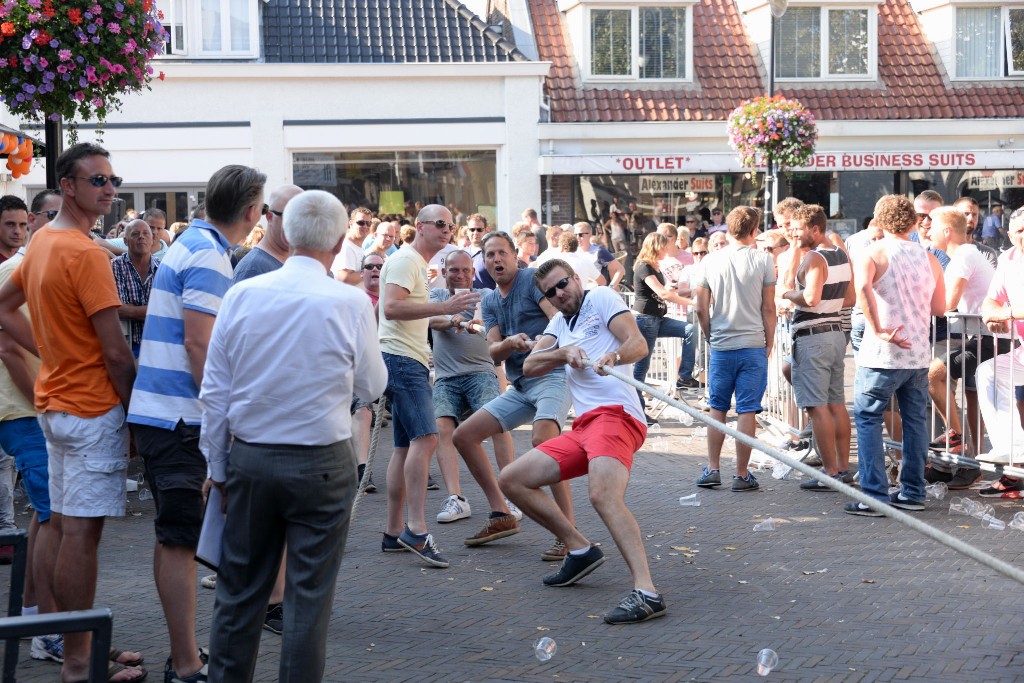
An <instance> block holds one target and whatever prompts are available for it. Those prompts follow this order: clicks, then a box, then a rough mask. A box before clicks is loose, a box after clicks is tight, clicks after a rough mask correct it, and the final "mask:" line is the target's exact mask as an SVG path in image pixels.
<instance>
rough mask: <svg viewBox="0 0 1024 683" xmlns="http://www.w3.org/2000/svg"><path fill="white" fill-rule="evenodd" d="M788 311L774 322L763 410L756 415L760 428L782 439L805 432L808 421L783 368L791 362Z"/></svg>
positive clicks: (791, 350) (791, 348)
mask: <svg viewBox="0 0 1024 683" xmlns="http://www.w3.org/2000/svg"><path fill="white" fill-rule="evenodd" d="M790 322H791V321H790V319H789V315H788V314H783V315H780V316H778V317H777V319H776V321H775V342H774V346H773V350H772V355H771V356H770V357H769V358H768V388H767V390H766V392H765V398H764V402H763V407H764V411H763V412H762V413H761V414H760V415H759V416H758V421H759V422H760V423H761V425H762V426H763V427H765V428H766V429H768V430H769V431H772V432H774V433H775V434H776V435H778V436H779V437H782V438H787V439H789V438H795V439H799V438H800V437H801V436H802V435H806V433H807V428H808V426H809V424H810V423H809V422H808V420H807V417H806V415H805V413H804V411H802V410H800V409H798V408H797V407H796V395H795V394H794V392H793V385H792V384H791V383H790V382H789V380H787V379H786V375H785V372H784V368H785V366H786V365H788V364H790V363H791V362H792V357H791V354H792V352H793V337H792V331H791V330H790Z"/></svg>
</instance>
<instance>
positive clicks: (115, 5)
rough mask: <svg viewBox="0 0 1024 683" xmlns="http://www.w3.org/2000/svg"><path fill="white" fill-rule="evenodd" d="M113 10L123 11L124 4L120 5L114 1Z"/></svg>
mask: <svg viewBox="0 0 1024 683" xmlns="http://www.w3.org/2000/svg"><path fill="white" fill-rule="evenodd" d="M114 10H115V11H117V12H123V11H124V5H122V4H121V3H119V2H115V3H114Z"/></svg>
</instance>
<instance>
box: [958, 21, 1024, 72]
mask: <svg viewBox="0 0 1024 683" xmlns="http://www.w3.org/2000/svg"><path fill="white" fill-rule="evenodd" d="M953 54H954V58H955V69H956V77H957V78H970V79H979V78H981V79H988V78H1003V77H1005V76H1024V5H1016V6H1014V5H1011V6H974V5H971V6H960V7H957V8H956V26H955V31H954V36H953Z"/></svg>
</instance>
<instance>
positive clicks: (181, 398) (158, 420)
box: [128, 219, 232, 429]
mask: <svg viewBox="0 0 1024 683" xmlns="http://www.w3.org/2000/svg"><path fill="white" fill-rule="evenodd" d="M230 246H231V245H230V244H228V241H227V240H226V239H224V236H223V235H221V234H220V232H219V231H218V230H217V229H216V228H215V227H213V226H212V225H210V224H209V223H207V222H205V221H201V220H198V219H197V220H195V221H193V222H192V225H190V226H189V228H188V230H186V231H185V232H183V233H182V234H181V235H180V236H179V237H178V238H177V239H176V240H174V243H173V244H172V245H171V247H170V249H168V250H167V253H166V254H165V255H164V258H163V260H162V261H161V262H160V268H159V269H157V271H156V277H155V278H154V280H153V291H152V293H151V294H150V296H149V309H148V310H147V311H146V323H145V326H144V327H143V332H142V349H141V351H140V353H139V372H138V375H137V376H136V379H135V387H134V389H133V390H132V400H131V403H130V404H129V406H128V422H131V423H134V424H144V425H150V426H153V427H162V428H164V429H174V427H175V425H176V424H177V423H178V420H184V422H185V424H188V425H198V424H201V423H202V416H203V409H202V406H201V405H200V403H199V387H197V386H196V382H195V379H194V378H193V377H192V368H191V365H190V364H189V360H188V353H186V351H185V309H189V310H193V311H200V312H202V313H208V314H210V315H214V316H215V315H217V312H218V311H219V310H220V306H221V302H222V301H223V300H224V294H225V293H226V292H227V291H228V286H230V285H231V272H232V269H231V257H230V255H229V252H228V250H229V248H230Z"/></svg>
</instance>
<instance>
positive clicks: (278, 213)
mask: <svg viewBox="0 0 1024 683" xmlns="http://www.w3.org/2000/svg"><path fill="white" fill-rule="evenodd" d="M260 213H262V214H263V215H264V216H265V215H267V214H268V213H272V214H274V215H275V216H277V217H278V218H280V217H281V216H284V211H274V210H273V209H271V208H270V206H268V205H267V204H264V205H263V210H262V211H261V212H260Z"/></svg>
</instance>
